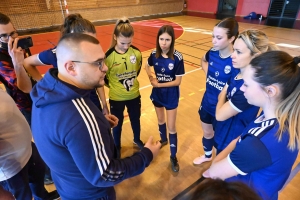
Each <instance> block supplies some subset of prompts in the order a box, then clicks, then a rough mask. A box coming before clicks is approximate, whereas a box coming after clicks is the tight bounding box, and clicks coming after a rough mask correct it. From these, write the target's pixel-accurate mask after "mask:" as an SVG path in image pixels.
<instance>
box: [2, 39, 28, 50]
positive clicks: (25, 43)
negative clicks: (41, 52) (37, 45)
mask: <svg viewBox="0 0 300 200" xmlns="http://www.w3.org/2000/svg"><path fill="white" fill-rule="evenodd" d="M13 43H14V41H13ZM32 46H33V42H32V38H31V36H27V37H23V38H19V40H18V45H17V47H21V48H22V49H28V48H29V47H32ZM0 48H3V49H6V50H8V43H4V42H1V43H0Z"/></svg>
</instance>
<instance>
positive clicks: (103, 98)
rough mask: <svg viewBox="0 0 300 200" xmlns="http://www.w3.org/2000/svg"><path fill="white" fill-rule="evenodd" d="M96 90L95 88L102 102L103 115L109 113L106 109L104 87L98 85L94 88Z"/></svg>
mask: <svg viewBox="0 0 300 200" xmlns="http://www.w3.org/2000/svg"><path fill="white" fill-rule="evenodd" d="M96 90H97V93H98V95H99V98H100V100H101V103H102V113H103V115H107V114H109V110H108V107H107V103H106V96H105V91H104V87H98V88H96Z"/></svg>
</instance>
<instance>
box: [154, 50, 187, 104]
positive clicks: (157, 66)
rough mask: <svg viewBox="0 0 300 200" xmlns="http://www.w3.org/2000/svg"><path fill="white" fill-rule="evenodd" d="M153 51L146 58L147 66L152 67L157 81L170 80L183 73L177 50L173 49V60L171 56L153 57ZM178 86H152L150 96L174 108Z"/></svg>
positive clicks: (177, 96) (177, 98) (177, 97)
mask: <svg viewBox="0 0 300 200" xmlns="http://www.w3.org/2000/svg"><path fill="white" fill-rule="evenodd" d="M155 54H156V51H153V52H152V53H151V54H150V56H149V58H148V66H153V67H154V72H155V75H156V78H157V81H158V82H159V83H166V82H171V81H174V80H175V79H176V76H183V75H184V74H185V71H184V64H183V57H182V55H181V53H179V52H178V51H176V50H175V51H174V60H172V59H171V58H164V57H162V56H159V57H158V58H156V57H155ZM179 96H180V94H179V86H174V87H162V88H153V89H152V93H151V95H150V98H151V100H152V101H155V102H157V103H159V104H161V105H163V106H164V107H169V108H176V107H177V106H178V101H179Z"/></svg>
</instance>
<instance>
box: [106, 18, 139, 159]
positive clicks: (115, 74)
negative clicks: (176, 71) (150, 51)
mask: <svg viewBox="0 0 300 200" xmlns="http://www.w3.org/2000/svg"><path fill="white" fill-rule="evenodd" d="M133 35H134V30H133V27H132V25H131V24H130V22H129V20H128V19H127V18H122V19H119V20H118V21H117V23H116V25H115V28H114V32H113V36H112V42H111V46H110V49H109V50H108V51H107V52H106V54H105V55H106V59H105V64H106V65H107V67H108V71H107V72H106V78H105V83H106V86H108V87H109V103H110V112H111V114H113V115H115V116H116V117H117V118H118V119H119V123H118V125H117V126H116V127H115V128H114V129H113V136H114V142H115V145H116V147H117V154H118V155H117V157H119V158H120V156H121V153H120V150H121V132H122V124H123V119H124V109H125V106H126V107H127V112H128V115H129V119H130V123H131V127H132V130H133V135H134V138H133V143H134V144H136V145H138V147H139V148H140V149H142V148H143V147H144V143H143V142H142V141H141V139H140V132H141V126H140V116H141V96H140V92H139V82H138V80H137V77H138V75H139V73H140V70H141V65H142V54H141V52H140V50H139V49H138V48H136V47H135V46H133V45H131V42H132V38H133Z"/></svg>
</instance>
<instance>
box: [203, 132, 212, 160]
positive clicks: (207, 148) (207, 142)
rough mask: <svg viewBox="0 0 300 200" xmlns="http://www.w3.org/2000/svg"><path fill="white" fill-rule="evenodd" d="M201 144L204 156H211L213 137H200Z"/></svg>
mask: <svg viewBox="0 0 300 200" xmlns="http://www.w3.org/2000/svg"><path fill="white" fill-rule="evenodd" d="M202 144H203V149H204V152H205V157H206V158H211V156H212V149H213V146H214V137H212V138H210V139H206V138H205V137H203V138H202Z"/></svg>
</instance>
